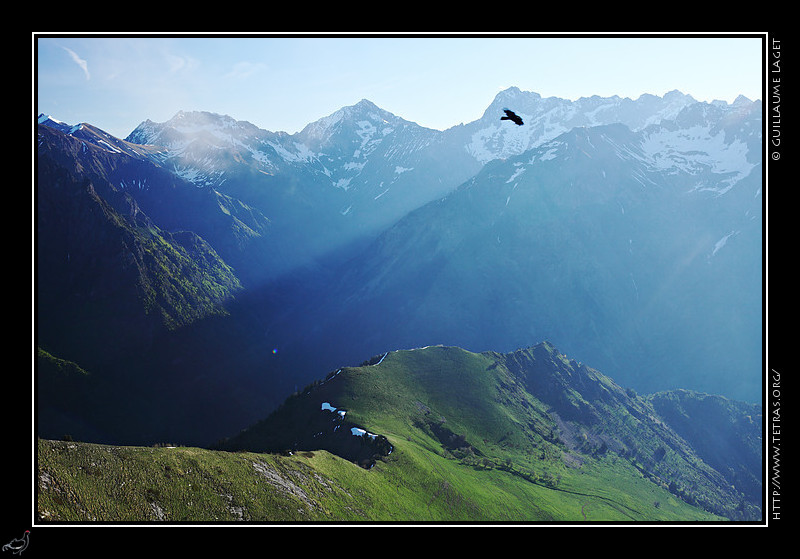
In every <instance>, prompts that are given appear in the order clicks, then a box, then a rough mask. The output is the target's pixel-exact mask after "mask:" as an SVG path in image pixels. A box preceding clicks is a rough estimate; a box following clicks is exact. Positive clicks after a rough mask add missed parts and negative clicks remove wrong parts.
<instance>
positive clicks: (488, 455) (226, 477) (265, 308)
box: [34, 88, 764, 522]
mask: <svg viewBox="0 0 800 559" xmlns="http://www.w3.org/2000/svg"><path fill="white" fill-rule="evenodd" d="M504 108H512V109H513V110H514V112H515V113H516V114H518V115H519V116H520V117H521V118H522V119H523V121H524V124H523V125H519V126H518V125H516V124H514V123H512V122H509V121H507V120H502V121H501V120H500V117H501V115H502V114H503V109H504ZM762 112H763V110H762V104H761V101H758V100H756V101H751V100H749V99H746V98H744V97H739V98H738V99H736V101H735V102H733V103H731V104H728V103H726V102H713V103H706V102H698V101H696V100H694V99H693V98H692V97H691V96H689V95H686V94H683V93H681V92H678V91H673V92H670V93H667V94H666V95H664V96H663V97H658V96H655V95H643V96H641V97H639V98H638V99H635V100H633V99H629V98H620V97H610V98H601V97H590V98H581V99H578V100H575V101H572V100H565V99H558V98H543V97H541V96H540V95H538V94H536V93H532V92H525V91H521V90H519V89H517V88H510V89H508V90H505V91H502V92H500V93H499V94H498V95H497V96H496V98H495V99H494V101H493V102H492V103H491V104H490V106H489V107H488V108H487V109H486V111H485V113H484V115H483V117H482V118H480V119H479V120H476V121H474V122H471V123H467V124H461V125H458V126H455V127H453V128H450V129H447V130H444V131H438V130H431V129H427V128H424V127H421V126H419V125H417V124H415V123H413V122H409V121H407V120H404V119H402V118H400V117H398V116H395V115H393V114H391V113H389V112H387V111H385V110H383V109H381V108H379V107H377V106H375V105H374V104H373V103H371V102H370V101H368V100H362V101H360V102H358V103H356V104H355V105H352V106H348V107H344V108H342V109H340V110H339V111H337V112H335V113H333V114H332V115H330V116H327V117H324V118H322V119H320V120H317V121H315V122H312V123H310V124H309V125H307V126H306V127H305V128H304V129H303V130H302V131H300V132H298V133H296V134H287V133H284V132H271V131H267V130H262V129H259V128H257V127H256V126H254V125H252V124H250V123H248V122H244V121H236V120H234V119H232V118H230V117H227V116H224V115H218V114H212V113H206V112H181V113H178V114H176V115H175V116H174V117H173V118H172V119H170V120H169V121H167V122H163V123H156V122H151V121H149V120H147V121H145V122H142V124H140V125H139V126H138V127H137V128H136V129H135V130H133V131H132V132H131V133H130V135H129V136H128V137H127V138H125V139H122V138H116V137H113V136H111V135H109V134H107V133H105V132H104V131H103V130H101V129H99V128H97V127H95V126H92V125H91V124H87V123H83V124H76V125H71V124H65V123H62V122H59V121H58V120H56V119H55V118H54V117H49V116H47V115H44V114H42V115H40V116H39V118H38V122H37V125H36V157H35V164H36V169H35V173H36V181H35V184H36V191H35V197H34V202H35V238H34V240H35V271H34V273H35V276H34V287H35V336H36V351H37V355H36V361H35V362H36V368H35V396H36V397H35V405H36V414H35V420H36V425H35V432H36V435H37V452H36V454H37V482H38V483H37V485H38V490H37V512H38V514H37V519H38V520H39V521H42V522H60V521H74V520H81V521H86V520H90V521H91V520H112V521H131V520H133V521H137V520H145V521H149V520H153V521H184V520H194V521H226V520H243V521H252V522H298V521H331V520H334V521H335V520H339V521H400V522H426V521H437V522H441V521H465V522H468V521H480V522H493V521H497V522H513V521H527V522H550V521H576V522H580V521H609V522H614V521H623V522H628V521H708V522H726V521H732V520H733V521H749V522H752V521H756V522H757V521H761V520H762V496H763V495H762V493H763V484H762V476H763V472H762V406H761V400H762V374H761V373H762V362H763V360H762V345H763V341H762V340H763V332H762V322H763V320H762V317H763V308H762V301H763V297H762V294H763V285H762V279H763V278H762V276H763V226H764V223H763V220H762V214H763V211H762V204H763V201H762V176H763V170H762V149H763V148H762V128H763V127H762ZM567 354H568V355H567ZM370 356H374V357H370ZM123 487H124V490H123V489H122V488H123Z"/></svg>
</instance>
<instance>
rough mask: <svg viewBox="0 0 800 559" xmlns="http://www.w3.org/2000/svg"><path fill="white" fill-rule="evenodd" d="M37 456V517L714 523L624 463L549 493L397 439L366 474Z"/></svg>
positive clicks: (329, 466)
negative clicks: (589, 481) (638, 475)
mask: <svg viewBox="0 0 800 559" xmlns="http://www.w3.org/2000/svg"><path fill="white" fill-rule="evenodd" d="M37 456H38V464H37V518H38V520H39V521H41V522H55V523H69V522H122V523H137V522H145V523H148V522H168V523H181V522H201V523H216V522H251V523H253V522H254V523H305V522H331V521H337V522H401V523H425V522H487V523H492V522H500V523H507V522H554V521H555V522H561V521H566V522H571V521H578V522H580V521H602V522H615V521H621V522H628V521H709V520H710V521H713V520H719V519H718V518H716V517H714V516H713V515H709V514H707V513H704V512H703V511H700V510H698V509H696V508H693V507H690V506H688V505H686V504H685V503H683V502H681V501H680V500H678V499H675V498H674V497H672V496H670V495H669V494H668V493H667V492H666V491H664V490H662V489H658V488H654V487H653V486H652V484H649V483H646V482H645V481H644V480H641V479H639V480H637V481H634V482H632V481H631V476H632V475H634V476H635V472H631V471H630V468H629V467H627V466H626V465H625V464H612V465H610V466H609V467H603V468H600V469H599V470H598V471H601V472H602V475H601V476H600V477H595V476H594V475H592V476H591V477H592V480H593V481H592V482H591V483H587V482H586V480H581V481H582V483H577V482H576V483H574V484H573V487H567V488H564V489H554V488H550V487H546V486H544V485H540V484H536V483H531V482H529V481H526V480H524V479H522V478H520V477H519V476H518V475H515V474H514V473H511V472H507V471H503V470H499V469H487V470H480V469H475V468H470V467H465V466H464V465H462V464H459V462H457V461H454V460H452V459H450V458H447V457H444V456H442V455H440V454H437V453H432V452H430V451H429V450H427V449H425V448H421V447H419V446H418V445H416V444H414V443H412V442H408V441H403V440H398V441H397V446H396V451H395V452H394V453H392V455H391V456H390V457H388V458H387V459H386V460H385V461H381V462H379V463H378V464H377V465H376V466H375V467H374V468H373V469H371V470H366V469H364V468H361V467H359V466H357V465H355V464H353V463H352V462H350V461H347V460H344V459H341V458H339V457H337V456H335V455H332V454H330V453H328V452H325V451H313V452H310V451H308V452H301V453H297V454H295V455H293V456H282V455H277V454H261V453H247V452H237V453H233V452H225V451H213V450H207V449H198V448H189V447H177V448H168V447H114V446H108V445H97V444H89V443H77V442H68V441H47V440H39V441H38V447H37ZM576 475H580V474H576ZM587 477H588V476H587ZM595 484H597V485H595ZM615 485H618V486H624V487H625V488H626V490H625V491H621V490H619V491H618V490H614V489H611V488H612V487H614V486H615ZM598 487H604V489H603V490H598Z"/></svg>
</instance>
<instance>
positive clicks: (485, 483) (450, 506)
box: [37, 348, 717, 522]
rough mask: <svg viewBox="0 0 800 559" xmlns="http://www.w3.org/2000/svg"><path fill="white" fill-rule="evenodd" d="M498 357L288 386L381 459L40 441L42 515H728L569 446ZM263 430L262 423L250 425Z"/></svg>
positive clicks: (620, 462) (416, 356) (409, 356)
mask: <svg viewBox="0 0 800 559" xmlns="http://www.w3.org/2000/svg"><path fill="white" fill-rule="evenodd" d="M432 356H434V357H435V359H433V360H431V359H430V358H431V357H432ZM431 363H436V364H438V366H439V367H440V369H439V370H436V369H435V368H432V367H431V366H430V365H431ZM495 363H496V361H495V360H494V359H493V358H492V356H491V355H490V354H473V353H470V352H466V351H463V350H460V349H457V348H429V349H428V350H425V351H424V352H423V351H419V350H418V351H402V352H393V353H390V354H388V355H387V356H386V357H385V359H384V360H383V361H382V362H381V364H380V365H379V366H362V367H356V368H350V369H346V370H345V371H344V372H343V374H340V375H338V376H336V377H335V378H334V379H333V380H331V381H329V382H327V383H324V384H322V385H320V386H317V387H315V388H314V389H313V390H311V391H309V392H305V393H304V394H302V395H299V396H297V397H295V398H293V399H290V400H292V401H293V405H301V404H302V405H306V404H307V405H308V408H307V409H308V410H309V411H310V410H318V409H319V400H322V401H330V403H331V404H332V405H333V406H335V407H337V408H343V409H346V410H348V413H347V419H348V420H349V421H351V422H353V423H354V424H357V425H363V426H365V427H367V428H368V429H369V430H370V431H371V432H375V433H378V434H382V435H385V436H386V437H387V438H388V439H389V441H390V442H391V444H392V445H393V446H394V451H393V452H392V453H391V454H390V455H389V456H388V457H386V458H384V459H382V460H379V461H378V462H377V463H376V465H375V467H374V468H372V469H370V470H365V469H363V468H360V467H358V466H356V465H354V464H353V463H351V462H349V461H347V460H344V459H342V458H339V457H337V456H334V455H333V454H330V453H328V452H326V451H318V450H313V451H307V452H296V453H294V454H293V455H292V456H281V455H278V454H259V453H252V452H222V451H212V450H203V449H196V448H184V447H179V448H133V447H122V448H120V447H109V446H100V445H87V444H80V443H70V442H53V441H39V449H38V450H39V460H38V462H39V463H38V479H39V488H40V492H39V495H38V503H37V504H38V509H39V515H40V516H41V517H42V518H43V519H49V520H58V521H71V520H111V521H136V520H166V521H206V522H208V521H212V522H213V521H232V520H244V521H254V522H302V521H331V520H336V521H363V520H370V521H401V522H426V521H478V522H493V521H497V522H512V521H583V520H588V521H631V520H633V521H646V520H659V521H669V520H674V521H678V520H679V521H692V520H715V519H717V518H715V517H713V516H712V515H709V514H707V513H704V512H702V511H700V510H699V509H696V508H694V507H690V506H689V505H687V504H685V503H684V502H682V501H681V500H679V499H677V498H675V497H674V496H673V495H671V494H670V493H669V492H668V491H667V490H666V489H664V488H663V487H661V486H659V485H657V484H654V483H651V482H650V481H648V480H646V479H645V478H644V477H643V476H642V475H641V474H640V472H639V471H638V470H636V469H635V468H634V467H633V466H632V465H631V464H630V462H629V461H627V460H624V459H621V458H619V457H618V456H617V455H616V454H613V453H608V454H606V455H604V456H601V457H587V456H583V457H581V461H582V463H581V462H576V461H573V460H566V459H565V458H564V455H563V452H564V450H563V448H561V447H559V446H558V445H556V444H555V443H553V442H552V441H550V440H549V435H550V433H551V431H552V428H553V426H552V425H551V424H550V420H548V419H547V418H546V417H545V415H544V414H543V410H542V409H540V408H539V406H541V404H540V403H538V402H537V401H536V400H534V399H533V398H531V397H530V396H529V395H528V394H527V393H526V392H525V391H524V390H521V389H520V387H519V386H518V384H517V380H516V379H514V378H513V376H512V375H510V374H509V372H508V371H507V370H506V369H505V368H503V367H501V366H493V365H494V364H495ZM454 372H455V374H456V378H453V376H452V375H453V374H454ZM500 403H502V404H503V405H498V404H500ZM302 405H301V407H302ZM465 410H468V412H467V411H465ZM262 427H263V426H262ZM444 427H446V429H443V428H444ZM257 433H258V427H254V428H253V429H252V430H251V432H250V435H251V436H252V435H257ZM442 433H445V434H447V433H455V434H458V435H460V437H461V438H460V441H461V444H460V445H450V448H445V446H447V445H444V446H443V444H442V441H443V437H442ZM309 450H310V449H309ZM568 464H569V465H568Z"/></svg>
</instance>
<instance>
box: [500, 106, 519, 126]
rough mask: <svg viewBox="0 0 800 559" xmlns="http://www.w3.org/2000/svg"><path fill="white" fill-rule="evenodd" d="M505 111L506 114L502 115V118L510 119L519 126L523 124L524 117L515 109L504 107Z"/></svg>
mask: <svg viewBox="0 0 800 559" xmlns="http://www.w3.org/2000/svg"><path fill="white" fill-rule="evenodd" d="M503 112H504V113H506V116H501V117H500V120H510V121H511V122H513V123H514V124H516V125H517V126H522V124H523V122H522V119H521V118H520V117H519V116H518V115H517V114H516V113H515V112H514V111H511V110H509V109H503Z"/></svg>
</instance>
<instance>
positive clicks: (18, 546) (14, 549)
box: [3, 530, 31, 555]
mask: <svg viewBox="0 0 800 559" xmlns="http://www.w3.org/2000/svg"><path fill="white" fill-rule="evenodd" d="M30 535H31V531H30V530H25V533H24V534H23V535H22V537H21V538H14V539H13V540H11V541H10V542H8V543H7V544H6V545H4V546H3V551H10V552H11V553H13V554H14V555H20V554H22V552H23V551H25V549H26V548H27V547H28V538H29V537H30Z"/></svg>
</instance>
